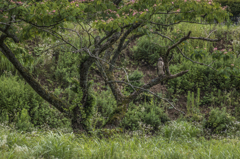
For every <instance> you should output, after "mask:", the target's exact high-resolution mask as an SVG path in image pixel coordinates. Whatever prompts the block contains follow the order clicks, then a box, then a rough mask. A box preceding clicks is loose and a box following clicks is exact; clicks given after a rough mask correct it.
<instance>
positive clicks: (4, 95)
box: [0, 76, 69, 128]
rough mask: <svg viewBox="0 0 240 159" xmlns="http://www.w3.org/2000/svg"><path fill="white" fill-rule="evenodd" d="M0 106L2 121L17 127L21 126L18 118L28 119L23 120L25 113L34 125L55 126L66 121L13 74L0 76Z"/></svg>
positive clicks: (66, 121)
mask: <svg viewBox="0 0 240 159" xmlns="http://www.w3.org/2000/svg"><path fill="white" fill-rule="evenodd" d="M0 107H1V109H0V116H2V118H1V120H2V122H3V120H5V121H6V120H8V121H7V122H9V123H12V122H14V123H18V125H19V127H22V126H21V125H22V124H21V123H19V122H20V120H23V119H24V121H27V120H28V119H27V120H25V119H26V118H28V117H27V116H28V115H27V114H29V116H30V121H31V123H32V124H33V125H34V126H43V125H46V126H49V127H51V128H57V127H62V126H64V125H65V126H66V125H67V123H68V120H67V119H65V118H64V117H63V116H62V115H61V114H60V113H59V112H58V111H57V110H56V109H55V108H51V107H50V106H49V104H48V103H46V102H44V100H43V99H42V98H41V97H40V96H39V95H38V94H37V93H36V92H35V91H34V90H33V89H32V88H31V87H30V86H29V85H28V84H26V83H25V82H23V81H21V80H18V79H17V77H13V76H10V77H5V76H1V77H0ZM26 110H27V112H26ZM22 113H24V114H22ZM68 124H69V123H68Z"/></svg>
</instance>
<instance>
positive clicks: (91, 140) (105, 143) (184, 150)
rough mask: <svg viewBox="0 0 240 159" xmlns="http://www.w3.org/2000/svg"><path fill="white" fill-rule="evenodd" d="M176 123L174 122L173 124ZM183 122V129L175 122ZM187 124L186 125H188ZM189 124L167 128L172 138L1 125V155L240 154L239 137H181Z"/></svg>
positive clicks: (132, 156) (134, 158)
mask: <svg viewBox="0 0 240 159" xmlns="http://www.w3.org/2000/svg"><path fill="white" fill-rule="evenodd" d="M174 124H176V123H173V125H174ZM179 124H180V125H181V128H183V132H181V131H182V130H181V129H177V128H176V126H179ZM185 126H186V128H185ZM190 128H193V126H190V127H189V124H187V123H177V125H175V126H172V129H170V128H169V127H167V128H165V129H166V130H168V131H173V133H172V134H173V135H174V134H175V135H174V136H175V137H172V138H171V140H169V138H168V137H166V138H165V137H162V136H161V135H158V136H153V137H147V136H145V137H144V136H141V137H139V136H136V135H133V136H128V135H115V136H114V137H111V138H109V139H99V138H97V137H87V136H85V135H79V136H75V135H74V134H72V133H66V134H63V133H61V132H60V131H59V132H51V131H48V132H38V131H35V132H31V133H21V132H17V131H14V130H12V129H10V128H6V127H3V126H0V154H1V158H3V159H5V158H18V159H21V158H58V159H61V158H64V159H68V158H84V159H85V158H87V159H95V158H102V159H105V158H109V159H110V158H114V159H115V158H116V159H117V158H129V159H138V158H148V159H150V158H164V159H165V158H166V159H167V158H170V159H173V158H204V159H205V158H218V159H221V158H222V159H226V158H240V151H239V146H240V142H239V139H238V138H236V139H223V140H214V139H211V140H206V139H204V138H196V137H195V133H194V134H192V135H190V136H189V135H187V134H186V135H185V136H182V137H181V138H179V137H178V135H177V133H176V132H175V131H176V130H178V131H180V133H181V134H184V133H187V132H186V131H189V130H190ZM194 130H197V129H194Z"/></svg>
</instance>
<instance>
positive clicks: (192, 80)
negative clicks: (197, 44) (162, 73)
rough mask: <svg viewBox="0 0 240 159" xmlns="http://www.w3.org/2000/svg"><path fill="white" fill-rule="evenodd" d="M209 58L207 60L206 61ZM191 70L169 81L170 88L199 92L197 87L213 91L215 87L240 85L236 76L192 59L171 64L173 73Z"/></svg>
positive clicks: (224, 63) (218, 65)
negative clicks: (193, 61)
mask: <svg viewBox="0 0 240 159" xmlns="http://www.w3.org/2000/svg"><path fill="white" fill-rule="evenodd" d="M207 61H208V59H207V60H206V62H207ZM214 65H215V67H222V66H224V65H230V64H229V62H223V61H219V62H215V64H214ZM183 70H189V72H188V73H187V74H185V75H184V76H181V77H178V78H175V79H172V80H169V81H168V86H169V88H172V89H174V92H177V91H178V93H180V92H186V91H188V90H190V91H194V92H197V88H200V89H201V91H203V92H206V93H207V92H211V91H212V90H215V89H221V90H225V89H226V90H231V89H233V88H235V87H236V86H237V87H239V84H240V83H239V78H238V77H236V76H230V77H229V78H227V77H226V76H225V75H224V74H222V73H220V71H219V72H217V71H215V70H213V69H211V68H209V67H207V66H202V65H198V64H194V63H192V62H190V61H185V62H183V63H182V64H177V65H171V66H170V71H171V72H172V74H174V73H177V72H180V71H183Z"/></svg>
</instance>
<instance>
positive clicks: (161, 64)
mask: <svg viewBox="0 0 240 159" xmlns="http://www.w3.org/2000/svg"><path fill="white" fill-rule="evenodd" d="M157 74H158V76H163V75H164V74H165V67H164V62H163V59H162V57H160V58H159V59H158V62H157ZM161 85H163V81H162V82H161Z"/></svg>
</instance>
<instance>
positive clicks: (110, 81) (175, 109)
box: [106, 81, 185, 114]
mask: <svg viewBox="0 0 240 159" xmlns="http://www.w3.org/2000/svg"><path fill="white" fill-rule="evenodd" d="M106 83H124V84H126V85H129V86H131V87H132V88H137V89H140V90H142V91H143V92H144V91H146V92H148V93H150V94H152V95H154V96H155V97H157V98H159V99H162V100H165V101H166V102H168V103H169V104H170V105H171V106H172V107H173V108H174V109H175V110H177V111H179V112H181V113H183V114H185V113H184V112H183V111H181V110H179V109H177V108H176V107H175V106H174V105H173V104H172V103H171V102H170V101H169V100H168V99H167V98H162V97H160V96H158V95H157V94H156V93H153V92H152V91H149V90H148V89H144V88H141V87H137V86H133V85H131V84H130V83H127V82H124V81H108V82H106ZM134 90H135V89H134Z"/></svg>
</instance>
